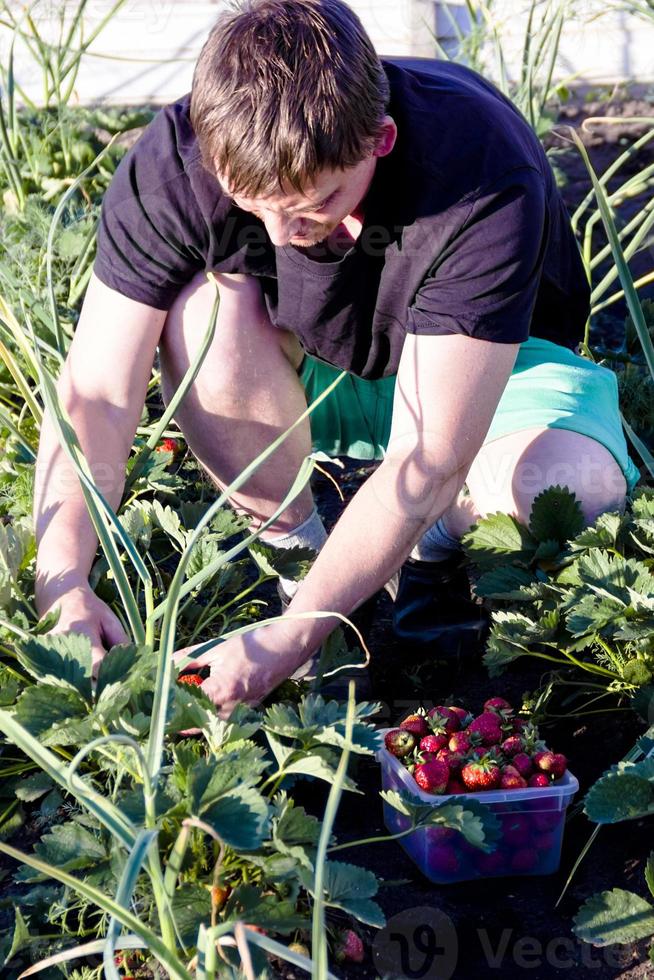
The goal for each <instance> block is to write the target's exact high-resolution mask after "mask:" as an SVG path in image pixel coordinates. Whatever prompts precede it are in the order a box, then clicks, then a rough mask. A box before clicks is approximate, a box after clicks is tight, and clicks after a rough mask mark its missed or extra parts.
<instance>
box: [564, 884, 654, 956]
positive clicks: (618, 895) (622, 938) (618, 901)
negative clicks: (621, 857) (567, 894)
mask: <svg viewBox="0 0 654 980" xmlns="http://www.w3.org/2000/svg"><path fill="white" fill-rule="evenodd" d="M573 932H574V933H575V935H577V936H578V937H579V938H580V939H582V940H583V941H584V942H586V943H592V944H593V946H610V945H612V944H613V943H634V942H638V941H639V940H640V939H646V938H648V937H649V936H652V935H654V907H653V906H651V905H650V903H649V902H647V901H645V899H644V898H641V897H640V895H636V894H634V893H633V892H628V891H625V890H624V889H622V888H613V889H612V890H611V891H606V892H599V893H598V894H596V895H592V896H591V897H590V898H589V899H587V900H586V901H585V902H584V904H583V905H582V906H581V908H580V909H579V911H578V912H577V915H576V916H575V918H574V927H573Z"/></svg>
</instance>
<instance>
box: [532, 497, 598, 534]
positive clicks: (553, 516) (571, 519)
mask: <svg viewBox="0 0 654 980" xmlns="http://www.w3.org/2000/svg"><path fill="white" fill-rule="evenodd" d="M584 523H585V522H584V515H583V511H582V509H581V504H580V503H579V501H578V500H577V498H576V496H575V495H574V493H571V492H570V490H569V488H568V487H561V486H558V485H557V486H554V487H548V488H547V489H546V490H543V491H542V493H539V494H538V496H537V497H536V498H535V499H534V502H533V504H532V506H531V514H530V515H529V530H530V531H531V533H532V534H533V535H534V537H535V538H537V539H538V541H550V540H552V539H553V540H555V541H558V542H560V543H561V544H563V542H564V541H567V540H568V538H573V537H574V536H575V534H579V532H580V531H581V529H582V527H583V526H584Z"/></svg>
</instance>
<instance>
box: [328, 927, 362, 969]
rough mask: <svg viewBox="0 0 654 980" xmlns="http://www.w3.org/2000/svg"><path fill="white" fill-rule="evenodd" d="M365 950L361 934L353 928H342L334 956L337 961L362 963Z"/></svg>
mask: <svg viewBox="0 0 654 980" xmlns="http://www.w3.org/2000/svg"><path fill="white" fill-rule="evenodd" d="M365 952H366V951H365V948H364V945H363V941H362V939H361V936H359V935H358V933H356V932H355V931H354V929H344V930H343V932H342V933H341V934H340V936H339V941H338V945H337V947H336V950H335V951H334V957H335V958H336V961H337V962H338V963H363V960H364V957H365Z"/></svg>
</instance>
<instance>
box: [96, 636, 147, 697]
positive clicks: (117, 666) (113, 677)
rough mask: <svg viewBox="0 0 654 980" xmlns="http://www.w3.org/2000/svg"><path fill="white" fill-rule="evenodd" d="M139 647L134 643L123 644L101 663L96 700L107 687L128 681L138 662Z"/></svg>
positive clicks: (110, 651)
mask: <svg viewBox="0 0 654 980" xmlns="http://www.w3.org/2000/svg"><path fill="white" fill-rule="evenodd" d="M138 655H139V647H137V646H135V645H134V644H133V643H121V644H119V645H117V646H114V647H112V648H111V649H110V650H108V651H107V653H106V654H105V655H104V657H103V658H102V660H101V661H100V667H99V669H98V680H97V683H96V687H95V696H96V700H99V699H100V697H101V695H102V692H103V691H104V689H105V687H107V686H108V685H110V684H111V685H113V684H117V683H119V682H121V683H122V682H123V681H126V680H127V678H128V676H129V674H130V672H131V670H132V668H133V667H134V666H135V664H136V663H137V661H138Z"/></svg>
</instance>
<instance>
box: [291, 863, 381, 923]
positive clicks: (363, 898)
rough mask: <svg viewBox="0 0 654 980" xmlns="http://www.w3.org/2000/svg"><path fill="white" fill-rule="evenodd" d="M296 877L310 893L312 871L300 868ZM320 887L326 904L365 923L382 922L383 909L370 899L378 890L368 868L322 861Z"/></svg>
mask: <svg viewBox="0 0 654 980" xmlns="http://www.w3.org/2000/svg"><path fill="white" fill-rule="evenodd" d="M300 879H301V881H302V884H303V885H304V887H305V888H306V889H307V891H308V892H309V893H310V894H311V895H313V894H314V891H313V875H312V874H310V873H308V872H307V871H306V870H305V869H302V870H301V871H300ZM324 887H325V903H326V904H327V905H329V906H331V907H332V908H337V909H341V910H342V911H343V912H348V913H349V914H350V915H353V916H354V917H355V918H356V919H358V920H359V921H360V922H363V923H365V924H366V925H369V926H373V927H374V928H377V929H383V927H384V926H385V924H386V918H385V916H384V913H383V912H382V910H381V908H380V907H379V905H378V904H377V903H376V902H373V901H371V899H372V898H373V896H375V895H376V894H377V892H378V890H379V882H378V881H377V878H376V877H375V875H374V874H373V873H372V871H368V870H366V868H360V867H358V866H357V865H354V864H346V863H345V862H343V861H326V862H325V867H324Z"/></svg>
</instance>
